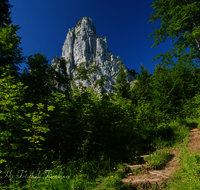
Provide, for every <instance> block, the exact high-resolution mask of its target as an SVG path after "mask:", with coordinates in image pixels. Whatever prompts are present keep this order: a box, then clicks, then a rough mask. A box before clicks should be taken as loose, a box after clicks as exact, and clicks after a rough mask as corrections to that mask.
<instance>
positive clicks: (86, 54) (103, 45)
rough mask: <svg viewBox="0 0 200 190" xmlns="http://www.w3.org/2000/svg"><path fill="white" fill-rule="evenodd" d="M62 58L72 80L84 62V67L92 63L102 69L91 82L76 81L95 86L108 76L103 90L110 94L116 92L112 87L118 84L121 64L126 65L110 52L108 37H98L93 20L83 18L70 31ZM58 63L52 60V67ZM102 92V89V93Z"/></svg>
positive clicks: (130, 79) (131, 77)
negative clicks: (76, 69) (76, 68)
mask: <svg viewBox="0 0 200 190" xmlns="http://www.w3.org/2000/svg"><path fill="white" fill-rule="evenodd" d="M62 57H64V58H65V60H66V61H67V62H68V63H67V65H66V67H67V73H68V75H69V77H70V79H72V78H73V77H75V75H76V71H75V67H76V66H79V65H80V64H81V63H83V62H84V63H85V65H84V67H87V66H88V65H89V64H90V63H94V64H95V65H98V66H99V67H100V71H98V72H97V73H96V74H95V75H94V76H91V77H90V80H84V81H81V80H79V79H78V80H76V84H77V85H78V84H79V83H80V82H81V83H82V84H83V86H86V87H89V86H93V85H94V83H95V81H96V80H98V79H101V78H102V77H103V76H104V75H106V79H108V81H106V82H105V84H104V85H103V89H104V90H106V91H107V92H108V93H110V92H112V91H113V90H116V89H115V88H114V87H113V86H112V85H114V84H116V80H115V79H114V78H115V77H118V75H117V73H116V71H117V70H118V68H119V65H120V62H121V63H122V64H123V65H124V63H123V61H122V60H121V59H120V57H119V56H117V57H116V56H115V55H114V54H113V53H112V52H110V51H109V48H108V44H107V39H106V37H102V36H101V35H100V36H98V35H97V31H96V28H95V25H94V22H93V21H92V19H91V18H89V17H83V18H82V19H81V20H79V21H78V23H77V24H76V27H75V29H74V28H72V29H69V32H68V33H67V37H66V40H65V42H64V45H63V47H62ZM56 62H57V61H56V60H55V59H54V60H52V65H54V64H55V63H56ZM124 66H125V65H124ZM125 68H126V66H125ZM126 71H127V69H126ZM133 80H134V77H133V76H131V75H129V76H128V77H127V81H128V82H131V81H133ZM101 91H102V89H101V90H100V92H101Z"/></svg>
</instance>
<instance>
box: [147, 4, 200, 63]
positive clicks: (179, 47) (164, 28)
mask: <svg viewBox="0 0 200 190" xmlns="http://www.w3.org/2000/svg"><path fill="white" fill-rule="evenodd" d="M151 7H153V8H154V9H156V10H154V11H153V12H152V14H151V15H150V17H151V19H150V20H149V22H153V24H154V26H155V21H157V20H158V19H161V21H162V24H161V27H160V29H158V30H157V29H155V30H154V33H152V34H150V35H149V37H148V39H149V38H150V37H151V36H154V39H155V43H154V44H153V45H152V46H151V48H152V47H154V46H155V45H156V47H157V45H159V44H160V43H162V42H165V41H166V39H167V37H170V38H172V42H174V40H175V39H176V40H177V39H178V40H177V42H175V43H174V44H173V45H172V46H175V47H174V49H173V50H172V49H171V48H170V51H169V52H167V53H165V54H163V53H160V54H159V55H157V56H155V57H154V59H153V60H152V62H153V61H154V60H155V59H159V58H160V57H162V56H163V58H162V64H164V62H165V60H166V59H168V57H170V56H175V57H176V58H178V59H180V60H184V61H185V62H188V61H190V60H191V59H197V61H199V59H200V19H199V18H200V2H198V1H191V0H173V1H172V0H159V1H155V2H153V4H152V6H151ZM149 22H148V23H149ZM188 47H189V48H190V53H186V52H185V50H186V49H187V48H188ZM168 64H173V63H168Z"/></svg>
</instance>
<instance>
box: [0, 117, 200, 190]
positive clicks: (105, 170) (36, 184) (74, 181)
mask: <svg viewBox="0 0 200 190" xmlns="http://www.w3.org/2000/svg"><path fill="white" fill-rule="evenodd" d="M199 123H200V119H199V120H198V119H190V118H186V119H181V118H179V119H176V120H173V121H171V122H170V123H169V124H168V125H167V126H166V128H168V129H170V130H172V133H171V135H172V136H171V137H170V138H166V136H165V135H161V136H162V137H161V136H160V138H159V139H155V141H156V142H155V144H154V146H156V147H157V150H156V151H155V152H153V153H152V154H151V155H150V156H148V157H146V158H145V161H146V162H147V164H148V165H149V166H150V167H151V168H153V169H160V168H162V167H164V165H165V164H166V163H167V162H168V161H169V160H170V159H171V158H172V155H170V154H169V153H167V152H166V150H167V149H168V148H173V147H178V145H179V144H180V143H181V142H183V145H182V147H181V148H180V155H179V164H180V169H179V170H177V171H176V172H175V174H174V177H173V178H172V180H170V181H168V183H167V189H170V190H171V189H176V190H179V189H181V190H184V189H187V190H188V189H200V175H199V174H200V154H197V153H194V152H192V151H191V150H189V149H188V148H187V146H186V145H187V143H188V142H189V135H188V134H189V132H190V129H191V126H194V124H196V125H198V126H199ZM160 149H162V150H160ZM58 163H59V162H57V165H54V166H53V168H54V169H52V171H51V175H49V176H48V175H47V173H45V172H43V175H40V176H43V177H40V178H32V189H37V190H46V189H49V190H57V189H59V190H62V189H80V190H81V189H83V190H84V189H88V190H89V189H95V190H98V189H110V190H111V189H113V190H114V189H122V188H123V187H124V184H123V183H122V179H123V178H125V175H124V172H125V170H126V168H125V166H123V163H122V162H121V163H116V162H112V161H108V160H107V159H104V158H101V159H99V160H97V159H93V160H91V161H89V162H86V161H85V160H83V159H79V160H69V161H68V162H67V164H66V165H64V166H63V165H59V164H58ZM116 171H117V172H116ZM132 172H133V173H136V174H137V173H140V169H137V170H134V171H132ZM10 180H11V181H12V182H13V183H12V185H11V186H10V187H9V189H24V190H25V189H30V183H31V178H28V179H27V180H21V182H20V181H19V180H15V179H10ZM20 183H21V185H20ZM22 184H23V188H22ZM1 185H2V186H1ZM0 189H2V190H3V189H8V185H6V186H5V184H4V186H3V184H1V183H0Z"/></svg>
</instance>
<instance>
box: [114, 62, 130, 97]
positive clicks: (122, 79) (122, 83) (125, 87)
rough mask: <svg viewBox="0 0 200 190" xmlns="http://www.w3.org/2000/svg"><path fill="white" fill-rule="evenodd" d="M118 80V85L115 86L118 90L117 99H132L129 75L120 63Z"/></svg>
mask: <svg viewBox="0 0 200 190" xmlns="http://www.w3.org/2000/svg"><path fill="white" fill-rule="evenodd" d="M117 73H118V76H119V77H118V78H117V79H116V84H115V85H113V86H114V87H116V88H117V97H122V98H127V99H129V98H130V83H129V82H127V80H126V78H127V76H128V74H127V73H126V72H125V67H124V66H123V65H122V63H120V66H119V70H118V71H117Z"/></svg>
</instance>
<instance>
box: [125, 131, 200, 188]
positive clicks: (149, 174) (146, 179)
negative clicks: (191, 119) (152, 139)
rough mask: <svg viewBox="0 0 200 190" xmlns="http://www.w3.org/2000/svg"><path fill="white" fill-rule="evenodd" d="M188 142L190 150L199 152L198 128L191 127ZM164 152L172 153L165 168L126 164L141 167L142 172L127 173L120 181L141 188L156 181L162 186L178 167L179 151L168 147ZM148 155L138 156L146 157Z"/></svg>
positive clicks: (147, 186)
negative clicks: (156, 168) (157, 168)
mask: <svg viewBox="0 0 200 190" xmlns="http://www.w3.org/2000/svg"><path fill="white" fill-rule="evenodd" d="M189 139H190V141H189V143H188V145H187V146H188V148H190V149H191V150H192V151H194V152H196V153H200V131H199V129H193V130H191V131H190V133H189ZM166 152H169V153H171V154H173V155H174V157H173V159H172V160H171V161H169V162H168V163H167V164H166V166H165V168H164V169H162V170H152V169H151V168H148V167H147V166H146V165H145V164H142V165H127V167H129V168H130V169H136V168H139V167H140V168H141V172H142V174H136V175H134V174H132V173H127V175H128V178H127V179H123V180H122V182H124V183H130V184H131V185H132V186H135V187H137V186H138V185H139V186H140V187H141V189H151V187H152V186H153V185H155V184H156V183H157V185H158V186H159V187H164V185H165V183H166V181H168V180H169V179H170V178H172V174H173V172H174V171H176V170H177V169H179V164H178V155H179V151H178V150H177V148H173V149H169V150H167V151H166ZM146 156H148V155H144V156H140V158H142V157H146Z"/></svg>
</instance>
